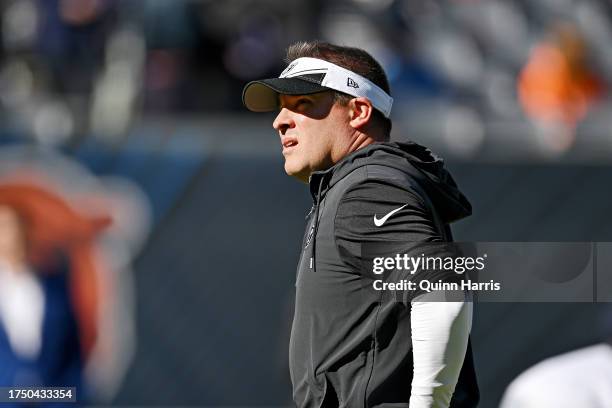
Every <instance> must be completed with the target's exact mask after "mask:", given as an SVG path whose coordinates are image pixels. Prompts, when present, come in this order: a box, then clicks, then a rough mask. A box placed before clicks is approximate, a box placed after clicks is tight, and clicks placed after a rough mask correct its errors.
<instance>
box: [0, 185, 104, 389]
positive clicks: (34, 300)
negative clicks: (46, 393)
mask: <svg viewBox="0 0 612 408" xmlns="http://www.w3.org/2000/svg"><path fill="white" fill-rule="evenodd" d="M108 224H109V220H108V219H107V218H104V217H101V218H88V217H85V216H84V215H82V214H79V213H77V212H76V211H75V210H74V209H73V208H71V206H70V205H69V204H68V203H67V202H66V201H65V200H64V199H63V198H62V197H60V196H59V195H58V194H56V193H53V192H51V191H49V190H46V189H44V188H42V187H40V186H37V185H34V184H28V183H22V182H12V183H11V182H9V183H4V184H2V185H0V386H70V387H77V393H78V394H77V395H78V398H79V400H81V401H82V400H83V399H84V398H86V397H87V390H86V388H85V383H84V381H83V370H84V367H85V362H86V361H87V358H88V355H89V353H90V352H91V350H92V348H93V345H94V344H95V341H96V337H97V305H98V294H99V285H100V283H101V282H99V281H98V279H97V277H96V274H95V271H94V268H95V267H96V261H95V259H94V258H95V254H94V252H95V248H94V242H93V239H94V238H95V236H96V235H97V234H98V233H99V232H100V231H101V230H102V229H103V228H104V227H105V226H106V225H108Z"/></svg>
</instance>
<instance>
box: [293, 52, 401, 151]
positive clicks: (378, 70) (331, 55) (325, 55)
mask: <svg viewBox="0 0 612 408" xmlns="http://www.w3.org/2000/svg"><path fill="white" fill-rule="evenodd" d="M303 57H310V58H319V59H322V60H325V61H329V62H331V63H332V64H336V65H339V66H341V67H343V68H346V69H348V70H351V71H353V72H355V73H356V74H359V75H361V76H362V77H364V78H367V79H369V80H370V81H372V82H373V83H375V84H376V85H378V86H379V87H380V88H381V89H382V90H383V91H385V92H386V93H388V94H389V95H391V89H390V88H389V81H388V80H387V75H386V74H385V71H384V70H383V68H382V67H381V66H380V64H379V63H378V61H376V60H375V59H374V58H373V57H372V56H371V55H370V54H368V53H367V52H366V51H364V50H362V49H360V48H353V47H344V46H340V45H334V44H330V43H327V42H323V41H300V42H297V43H294V44H292V45H290V46H289V48H287V56H286V58H285V60H286V62H287V63H290V62H292V61H294V60H296V59H298V58H303ZM333 92H334V101H336V102H338V103H339V104H341V105H346V104H347V103H348V102H349V101H350V100H351V99H352V98H353V96H351V95H348V94H345V93H344V92H339V91H333ZM372 119H373V121H374V123H377V124H379V125H380V127H381V128H382V130H383V137H384V140H389V135H390V133H391V120H389V119H387V118H386V117H385V116H384V115H383V114H382V113H381V112H379V111H378V110H374V114H373V115H372Z"/></svg>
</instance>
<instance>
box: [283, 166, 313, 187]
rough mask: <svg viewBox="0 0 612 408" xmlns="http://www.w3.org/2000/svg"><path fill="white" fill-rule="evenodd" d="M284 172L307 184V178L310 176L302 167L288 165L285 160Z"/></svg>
mask: <svg viewBox="0 0 612 408" xmlns="http://www.w3.org/2000/svg"><path fill="white" fill-rule="evenodd" d="M285 173H287V175H288V176H291V177H294V178H296V179H298V180H300V181H301V182H303V183H306V184H308V179H309V177H310V172H309V171H307V170H304V169H295V168H293V167H291V166H290V165H288V163H287V162H285Z"/></svg>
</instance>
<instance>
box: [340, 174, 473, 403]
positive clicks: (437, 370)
mask: <svg viewBox="0 0 612 408" xmlns="http://www.w3.org/2000/svg"><path fill="white" fill-rule="evenodd" d="M398 209H399V210H398ZM396 210H397V211H396ZM394 211H395V212H394ZM385 217H387V218H385ZM375 220H377V222H375ZM335 239H336V245H337V247H338V250H339V253H340V254H342V256H343V260H344V261H345V262H346V263H347V264H348V265H351V266H353V267H355V268H359V267H360V265H361V245H362V244H363V243H381V242H389V243H405V242H442V241H444V239H443V237H442V236H441V234H440V233H439V232H438V231H437V228H436V223H435V220H434V219H433V214H432V212H431V211H430V210H429V208H428V207H427V205H426V204H425V201H424V199H423V198H422V197H420V195H419V193H418V192H417V191H415V190H407V189H405V188H403V187H400V186H396V185H394V184H392V183H389V182H386V181H381V180H367V181H365V182H362V183H360V184H358V185H356V186H353V187H352V188H350V189H349V190H348V191H347V192H346V193H345V195H344V196H343V197H342V199H341V201H340V204H339V206H338V210H337V213H336V217H335ZM471 306H472V305H471V304H469V303H466V302H428V301H426V298H422V297H417V298H416V299H415V300H414V301H413V302H412V303H411V313H410V315H411V331H412V346H413V355H414V358H413V361H414V366H413V381H412V387H411V390H412V391H411V400H410V408H443V407H448V406H449V404H450V401H451V397H452V395H453V392H454V390H455V386H456V384H457V381H458V378H459V373H460V370H461V367H462V365H463V361H464V357H465V354H466V348H467V343H468V336H469V332H470V329H471V321H472V307H471Z"/></svg>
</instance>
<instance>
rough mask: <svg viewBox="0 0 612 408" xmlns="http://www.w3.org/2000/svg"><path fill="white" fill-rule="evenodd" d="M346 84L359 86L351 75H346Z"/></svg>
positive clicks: (354, 86)
mask: <svg viewBox="0 0 612 408" xmlns="http://www.w3.org/2000/svg"><path fill="white" fill-rule="evenodd" d="M346 86H350V87H351V88H359V85H357V82H355V81H353V80H352V79H351V77H348V78H347V79H346Z"/></svg>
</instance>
